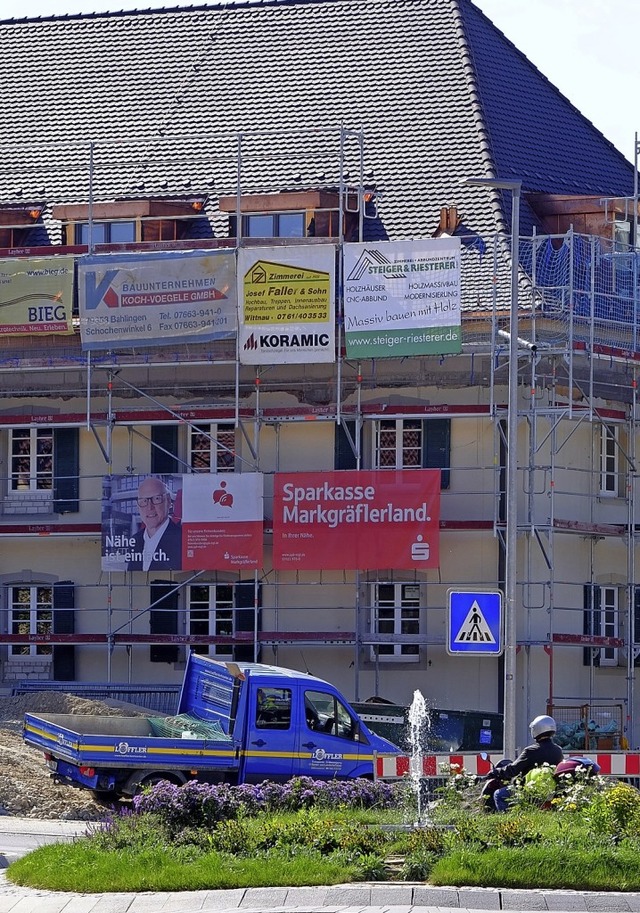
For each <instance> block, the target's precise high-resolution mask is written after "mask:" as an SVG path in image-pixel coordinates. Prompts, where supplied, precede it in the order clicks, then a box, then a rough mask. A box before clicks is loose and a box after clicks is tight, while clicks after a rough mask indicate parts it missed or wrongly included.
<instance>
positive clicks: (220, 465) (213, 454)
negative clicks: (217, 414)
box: [188, 422, 236, 473]
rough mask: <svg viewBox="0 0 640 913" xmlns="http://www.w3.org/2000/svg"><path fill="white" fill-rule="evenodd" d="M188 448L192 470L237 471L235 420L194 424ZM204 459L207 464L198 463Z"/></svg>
mask: <svg viewBox="0 0 640 913" xmlns="http://www.w3.org/2000/svg"><path fill="white" fill-rule="evenodd" d="M188 449H189V453H188V460H189V466H190V467H191V470H192V472H212V473H219V472H235V468H236V467H235V460H236V453H235V450H236V426H235V425H234V424H233V422H214V423H212V424H209V423H206V424H200V423H198V424H197V425H193V426H191V427H190V428H189V448H188ZM203 459H204V461H205V464H206V465H201V466H200V465H198V463H199V462H200V461H202V460H203Z"/></svg>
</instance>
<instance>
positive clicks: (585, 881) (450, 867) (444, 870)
mask: <svg viewBox="0 0 640 913" xmlns="http://www.w3.org/2000/svg"><path fill="white" fill-rule="evenodd" d="M429 880H430V882H431V883H432V884H434V885H467V886H469V887H485V888H486V887H496V886H499V887H503V888H539V887H540V886H541V885H543V886H544V887H545V888H549V889H564V890H575V891H638V890H640V858H639V857H638V850H637V848H631V847H626V848H624V847H618V848H609V849H606V848H600V849H598V852H597V853H594V850H593V847H584V848H581V849H565V850H563V853H562V855H560V854H559V853H558V849H557V847H554V846H533V847H515V848H506V847H504V848H501V849H468V848H465V849H461V850H454V851H453V852H451V853H450V854H449V855H447V856H445V857H444V858H442V859H439V860H438V862H436V863H435V865H434V866H433V868H432V869H431V872H430V874H429Z"/></svg>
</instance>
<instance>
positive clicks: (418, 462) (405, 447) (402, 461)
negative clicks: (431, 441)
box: [374, 418, 422, 469]
mask: <svg viewBox="0 0 640 913" xmlns="http://www.w3.org/2000/svg"><path fill="white" fill-rule="evenodd" d="M420 466H422V421H421V420H420V419H402V418H399V419H382V420H381V421H379V422H377V423H376V430H375V442H374V468H375V469H409V468H411V467H420Z"/></svg>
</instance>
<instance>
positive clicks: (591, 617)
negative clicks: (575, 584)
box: [582, 583, 600, 666]
mask: <svg viewBox="0 0 640 913" xmlns="http://www.w3.org/2000/svg"><path fill="white" fill-rule="evenodd" d="M582 633H583V634H600V587H597V586H594V585H593V584H592V583H586V584H585V586H584V622H583V626H582ZM582 653H583V655H582V662H583V665H585V666H590V665H591V661H592V657H593V665H594V666H599V665H600V650H597V649H596V650H594V648H593V647H585V648H584V650H583V651H582Z"/></svg>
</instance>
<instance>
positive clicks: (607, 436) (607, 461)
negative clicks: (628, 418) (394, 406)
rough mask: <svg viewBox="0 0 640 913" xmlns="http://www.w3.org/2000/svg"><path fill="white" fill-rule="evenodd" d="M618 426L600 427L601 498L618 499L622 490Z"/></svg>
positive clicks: (606, 425) (607, 425)
mask: <svg viewBox="0 0 640 913" xmlns="http://www.w3.org/2000/svg"><path fill="white" fill-rule="evenodd" d="M618 440H619V428H618V426H617V425H611V424H603V425H601V426H600V497H602V498H617V497H618V494H619V490H620V471H621V469H620V447H619V446H618Z"/></svg>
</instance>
